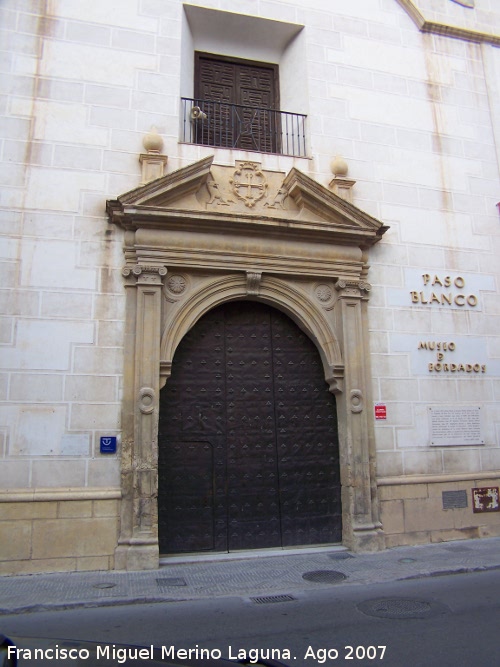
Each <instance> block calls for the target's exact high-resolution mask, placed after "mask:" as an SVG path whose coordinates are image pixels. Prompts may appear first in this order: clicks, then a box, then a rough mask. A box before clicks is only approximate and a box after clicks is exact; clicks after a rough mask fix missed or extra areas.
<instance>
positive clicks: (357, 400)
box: [349, 389, 364, 414]
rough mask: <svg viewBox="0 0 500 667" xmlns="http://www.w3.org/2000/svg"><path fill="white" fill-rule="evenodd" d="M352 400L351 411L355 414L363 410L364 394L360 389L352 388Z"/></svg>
mask: <svg viewBox="0 0 500 667" xmlns="http://www.w3.org/2000/svg"><path fill="white" fill-rule="evenodd" d="M349 399H350V402H351V412H353V413H354V414H359V413H360V412H363V403H364V401H363V394H362V392H361V390H360V389H352V390H351V393H350V396H349Z"/></svg>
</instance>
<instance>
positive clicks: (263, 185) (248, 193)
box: [229, 162, 269, 208]
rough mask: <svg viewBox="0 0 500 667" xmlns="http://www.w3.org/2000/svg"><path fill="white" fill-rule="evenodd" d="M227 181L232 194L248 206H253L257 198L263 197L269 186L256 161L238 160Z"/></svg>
mask: <svg viewBox="0 0 500 667" xmlns="http://www.w3.org/2000/svg"><path fill="white" fill-rule="evenodd" d="M237 164H238V163H237ZM229 182H230V183H231V185H232V188H233V192H234V194H235V195H236V196H237V197H238V199H241V201H243V202H244V203H245V206H248V208H253V207H254V206H255V204H256V203H257V202H258V201H259V200H261V199H262V198H263V197H265V195H266V193H267V188H268V187H269V184H268V182H267V179H266V177H265V176H264V172H263V171H262V170H261V168H260V165H259V164H258V163H257V162H240V163H239V164H238V168H237V169H236V171H235V172H234V175H233V178H231V179H230V181H229Z"/></svg>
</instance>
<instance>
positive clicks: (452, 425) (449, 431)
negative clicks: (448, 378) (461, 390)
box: [428, 407, 484, 447]
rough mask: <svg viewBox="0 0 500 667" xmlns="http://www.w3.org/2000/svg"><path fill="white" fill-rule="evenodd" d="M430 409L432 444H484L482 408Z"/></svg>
mask: <svg viewBox="0 0 500 667" xmlns="http://www.w3.org/2000/svg"><path fill="white" fill-rule="evenodd" d="M428 411H429V432H430V444H431V445H432V446H434V447H453V446H457V445H484V437H483V433H482V424H481V408H479V407H458V408H429V410H428Z"/></svg>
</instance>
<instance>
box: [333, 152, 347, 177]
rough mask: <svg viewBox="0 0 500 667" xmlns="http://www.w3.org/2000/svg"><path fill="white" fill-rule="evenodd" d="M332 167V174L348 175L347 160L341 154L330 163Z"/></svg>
mask: <svg viewBox="0 0 500 667" xmlns="http://www.w3.org/2000/svg"><path fill="white" fill-rule="evenodd" d="M330 169H331V170H332V174H333V175H334V176H347V172H348V171H349V167H348V166H347V162H346V161H345V160H344V158H343V157H341V156H340V155H336V156H335V157H334V158H333V160H332V162H331V164H330Z"/></svg>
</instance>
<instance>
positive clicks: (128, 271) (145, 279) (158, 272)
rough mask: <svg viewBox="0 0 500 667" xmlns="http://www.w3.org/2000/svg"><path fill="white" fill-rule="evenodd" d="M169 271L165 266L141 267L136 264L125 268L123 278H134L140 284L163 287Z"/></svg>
mask: <svg viewBox="0 0 500 667" xmlns="http://www.w3.org/2000/svg"><path fill="white" fill-rule="evenodd" d="M167 273H168V271H167V269H166V268H165V267H164V266H141V265H140V264H135V265H134V266H125V267H124V268H123V269H122V276H123V277H124V278H129V277H131V276H134V277H135V278H136V279H137V282H138V283H139V282H140V283H146V284H153V285H161V284H162V281H163V278H164V277H165V276H166V275H167Z"/></svg>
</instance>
